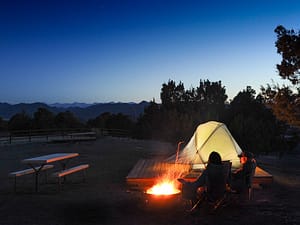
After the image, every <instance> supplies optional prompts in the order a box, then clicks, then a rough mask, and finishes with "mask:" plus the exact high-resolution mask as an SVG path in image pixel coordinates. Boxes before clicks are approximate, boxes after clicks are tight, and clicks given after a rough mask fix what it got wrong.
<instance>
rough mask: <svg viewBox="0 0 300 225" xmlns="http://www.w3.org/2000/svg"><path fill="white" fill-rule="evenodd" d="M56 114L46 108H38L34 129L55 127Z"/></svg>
mask: <svg viewBox="0 0 300 225" xmlns="http://www.w3.org/2000/svg"><path fill="white" fill-rule="evenodd" d="M54 118H55V116H54V114H53V113H52V112H51V111H49V110H48V109H45V108H38V110H37V111H36V112H35V113H34V116H33V126H34V129H50V128H54V127H55V123H54Z"/></svg>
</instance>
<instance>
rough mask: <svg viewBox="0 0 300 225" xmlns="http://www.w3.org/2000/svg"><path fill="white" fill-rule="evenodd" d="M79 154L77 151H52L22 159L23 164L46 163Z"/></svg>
mask: <svg viewBox="0 0 300 225" xmlns="http://www.w3.org/2000/svg"><path fill="white" fill-rule="evenodd" d="M77 156H79V154H78V153H54V154H50V155H42V156H38V157H33V158H28V159H24V160H22V163H25V164H47V163H51V162H56V161H60V160H65V159H69V158H74V157H77Z"/></svg>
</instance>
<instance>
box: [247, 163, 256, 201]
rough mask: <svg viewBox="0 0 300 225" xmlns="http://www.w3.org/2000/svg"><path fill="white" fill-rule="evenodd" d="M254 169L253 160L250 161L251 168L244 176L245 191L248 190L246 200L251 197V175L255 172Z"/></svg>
mask: <svg viewBox="0 0 300 225" xmlns="http://www.w3.org/2000/svg"><path fill="white" fill-rule="evenodd" d="M255 169H256V162H255V161H254V160H253V161H252V169H251V171H249V173H247V174H246V176H245V183H246V187H247V192H248V200H252V198H253V188H252V184H253V177H254V174H255Z"/></svg>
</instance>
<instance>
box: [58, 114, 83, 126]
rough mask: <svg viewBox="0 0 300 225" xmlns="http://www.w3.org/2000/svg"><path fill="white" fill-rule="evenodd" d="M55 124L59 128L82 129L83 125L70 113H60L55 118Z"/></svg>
mask: <svg viewBox="0 0 300 225" xmlns="http://www.w3.org/2000/svg"><path fill="white" fill-rule="evenodd" d="M54 121H55V124H56V127H57V128H62V129H66V128H82V127H83V124H82V123H81V122H80V121H79V120H78V119H77V118H76V117H75V116H74V114H73V113H72V112H70V111H66V112H60V113H58V114H57V115H56V116H55V119H54Z"/></svg>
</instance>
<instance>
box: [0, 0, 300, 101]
mask: <svg viewBox="0 0 300 225" xmlns="http://www.w3.org/2000/svg"><path fill="white" fill-rule="evenodd" d="M299 22H300V1H299V0H285V1H283V0H239V1H233V0H227V1H216V0H210V1H200V0H199V1H189V0H185V1H176V0H174V1H163V0H161V1H156V0H132V1H129V0H107V1H102V0H82V1H77V0H70V1H66V0H37V1H32V0H2V1H0V78H1V88H0V102H7V103H11V104H16V103H21V102H24V103H32V102H45V103H55V102H60V103H71V102H85V103H93V102H111V101H114V102H140V101H142V100H146V101H150V100H152V99H153V98H154V99H155V101H156V102H160V90H161V87H162V84H163V83H166V82H168V80H169V79H172V80H174V81H176V83H179V81H182V82H183V83H184V85H185V88H186V89H189V88H190V87H197V86H198V85H199V81H200V79H202V80H204V79H208V80H210V81H219V80H221V81H222V84H223V85H224V86H225V87H226V93H227V95H228V96H229V98H231V99H232V98H233V97H234V96H236V94H237V93H238V92H239V91H242V90H243V89H245V88H246V86H247V85H250V86H252V88H254V89H255V90H256V91H257V92H259V88H260V86H261V85H266V84H267V83H271V82H272V80H274V81H275V82H282V80H280V78H279V76H278V74H277V71H276V64H278V63H280V60H281V57H280V55H278V54H277V52H276V48H275V41H276V34H275V33H274V29H275V28H276V26H277V25H283V26H284V27H286V28H287V29H295V30H299V29H300V24H299Z"/></svg>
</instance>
